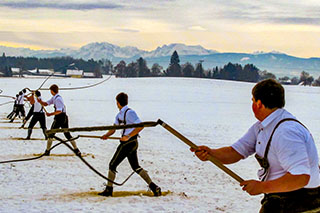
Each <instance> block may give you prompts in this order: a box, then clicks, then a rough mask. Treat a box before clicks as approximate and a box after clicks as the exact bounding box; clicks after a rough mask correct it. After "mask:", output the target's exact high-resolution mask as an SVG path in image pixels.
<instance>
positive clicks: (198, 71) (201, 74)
mask: <svg viewBox="0 0 320 213" xmlns="http://www.w3.org/2000/svg"><path fill="white" fill-rule="evenodd" d="M194 77H197V78H203V77H204V70H203V67H202V63H201V62H200V63H198V64H197V67H196V70H195V72H194Z"/></svg>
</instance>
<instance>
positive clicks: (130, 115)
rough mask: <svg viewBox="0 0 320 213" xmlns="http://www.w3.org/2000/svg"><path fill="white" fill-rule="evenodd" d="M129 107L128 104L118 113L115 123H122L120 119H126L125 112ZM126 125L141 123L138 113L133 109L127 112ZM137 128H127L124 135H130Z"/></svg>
mask: <svg viewBox="0 0 320 213" xmlns="http://www.w3.org/2000/svg"><path fill="white" fill-rule="evenodd" d="M127 109H128V106H127V105H126V106H124V107H123V108H122V109H121V110H120V112H119V113H118V114H117V116H116V119H115V121H114V124H115V125H120V122H119V120H121V121H124V113H125V112H126V110H127ZM125 119H126V125H128V124H137V123H141V120H140V118H139V117H138V115H137V113H136V112H135V111H134V110H132V109H129V110H128V111H127V113H126V118H125ZM134 129H135V128H130V129H125V130H124V133H123V135H124V136H125V135H129V134H130V133H131V132H132V131H133V130H134Z"/></svg>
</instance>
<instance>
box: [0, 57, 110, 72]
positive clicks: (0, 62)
mask: <svg viewBox="0 0 320 213" xmlns="http://www.w3.org/2000/svg"><path fill="white" fill-rule="evenodd" d="M12 68H19V69H20V70H21V72H22V73H27V71H28V70H34V69H37V70H39V69H49V70H50V69H51V70H54V71H55V72H59V73H62V74H65V73H66V71H67V69H79V70H83V71H84V72H92V73H94V74H95V76H96V77H102V74H103V73H105V74H109V72H111V68H112V64H111V62H110V61H109V60H99V61H95V60H93V59H90V60H87V61H86V60H83V59H74V58H72V57H68V56H67V57H55V58H36V57H26V58H25V57H14V56H12V57H11V56H6V55H5V53H3V54H2V56H1V57H0V72H1V73H3V76H5V77H11V76H12V75H13V73H12Z"/></svg>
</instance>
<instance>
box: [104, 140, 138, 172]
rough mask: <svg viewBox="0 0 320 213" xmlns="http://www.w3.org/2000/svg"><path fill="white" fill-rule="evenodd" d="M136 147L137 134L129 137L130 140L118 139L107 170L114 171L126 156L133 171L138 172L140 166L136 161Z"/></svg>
mask: <svg viewBox="0 0 320 213" xmlns="http://www.w3.org/2000/svg"><path fill="white" fill-rule="evenodd" d="M137 149H138V140H137V136H135V137H132V138H130V140H129V141H126V142H122V141H120V145H119V146H118V148H117V151H116V152H115V153H114V155H113V157H112V159H111V161H110V163H109V170H111V171H113V172H116V171H117V167H118V165H119V164H120V163H121V162H122V161H123V160H124V159H125V158H128V161H129V163H130V166H131V168H132V169H133V170H134V171H136V172H138V171H139V170H140V168H141V167H140V166H139V163H138V156H137Z"/></svg>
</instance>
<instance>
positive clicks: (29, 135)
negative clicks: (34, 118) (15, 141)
mask: <svg viewBox="0 0 320 213" xmlns="http://www.w3.org/2000/svg"><path fill="white" fill-rule="evenodd" d="M31 133H32V129H28V136H27V137H26V138H25V140H30V137H31Z"/></svg>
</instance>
